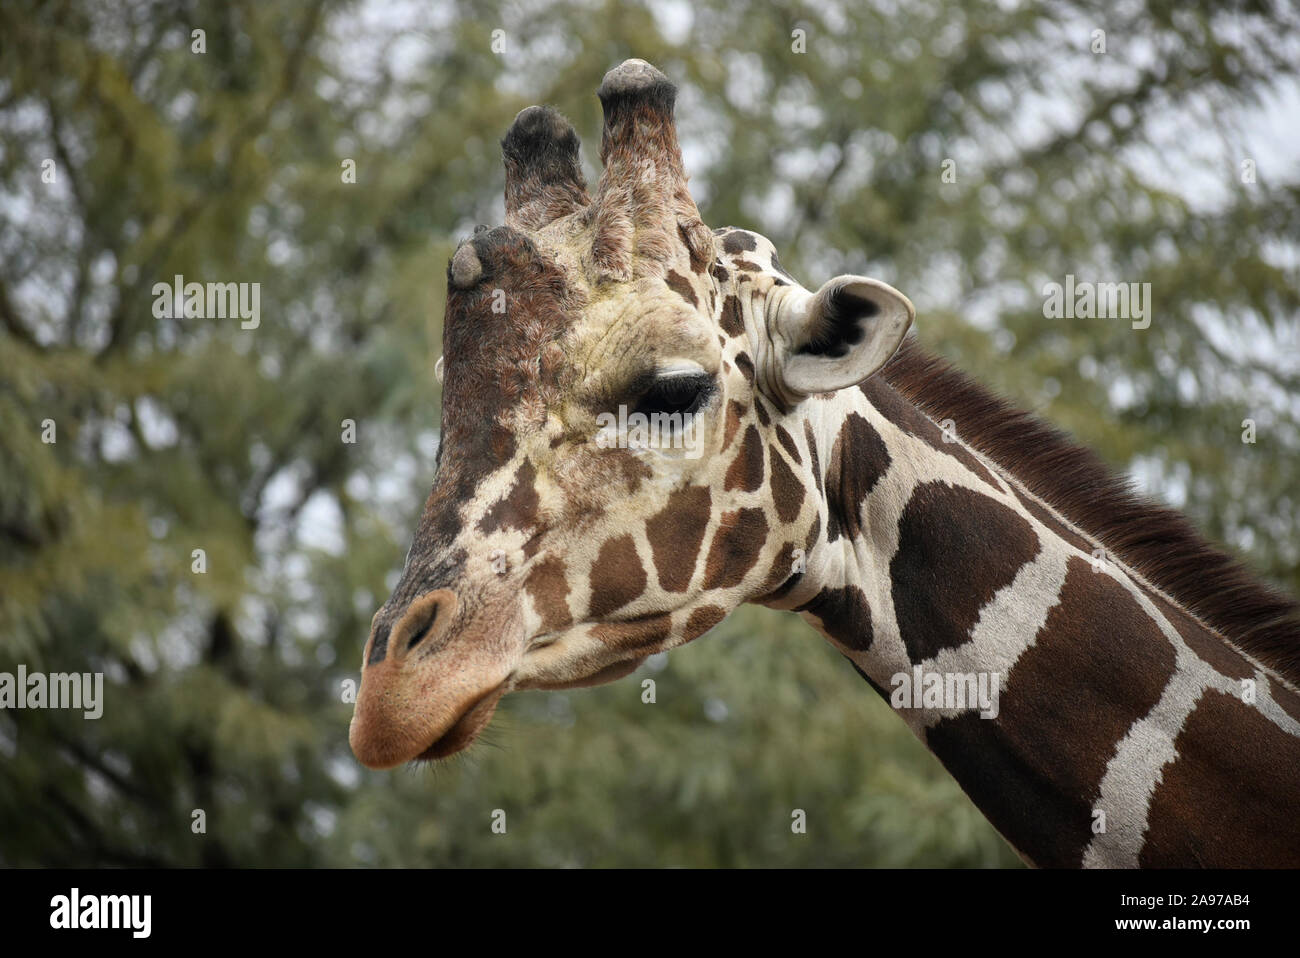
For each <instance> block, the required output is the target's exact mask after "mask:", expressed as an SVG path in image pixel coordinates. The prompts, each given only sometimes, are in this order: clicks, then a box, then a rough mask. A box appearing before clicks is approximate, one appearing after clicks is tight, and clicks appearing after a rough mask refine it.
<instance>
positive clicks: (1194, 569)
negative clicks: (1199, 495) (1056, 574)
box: [879, 337, 1300, 682]
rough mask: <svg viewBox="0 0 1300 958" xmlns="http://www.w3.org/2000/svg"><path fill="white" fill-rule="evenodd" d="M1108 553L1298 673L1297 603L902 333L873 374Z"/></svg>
mask: <svg viewBox="0 0 1300 958" xmlns="http://www.w3.org/2000/svg"><path fill="white" fill-rule="evenodd" d="M879 375H880V376H881V377H883V379H884V381H885V382H887V383H888V384H889V385H890V386H892V387H893V388H894V389H896V390H898V391H899V392H900V393H901V394H902V395H903V396H904V398H906V399H907V400H908V401H909V402H912V403H914V404H915V405H916V406H917V407H919V408H920V409H921V410H922V411H923V412H925V413H927V414H928V415H929V416H931V417H932V418H934V419H938V420H943V419H953V420H955V421H956V422H957V424H958V433H959V434H960V436H961V438H962V439H963V440H964V441H966V442H967V443H969V444H970V445H971V446H973V447H974V448H976V449H978V450H979V451H980V452H981V453H983V454H984V455H986V456H988V457H989V458H990V459H992V460H993V461H994V462H996V463H998V464H999V465H1000V466H1002V467H1003V468H1004V469H1006V470H1007V471H1008V472H1009V473H1010V474H1011V475H1013V476H1015V477H1016V478H1017V479H1019V480H1020V481H1021V482H1022V483H1024V485H1025V486H1026V487H1027V488H1028V489H1029V490H1030V491H1031V492H1032V493H1034V495H1036V496H1039V497H1040V498H1042V499H1043V500H1044V501H1046V502H1047V503H1049V504H1050V505H1051V506H1052V507H1053V508H1055V509H1056V510H1057V511H1059V512H1060V513H1061V514H1062V515H1063V516H1065V517H1066V518H1067V519H1069V520H1070V521H1071V522H1073V523H1074V524H1075V525H1076V526H1078V527H1079V528H1080V529H1082V530H1083V531H1084V532H1086V533H1088V534H1089V535H1091V536H1094V537H1095V538H1096V539H1097V540H1098V541H1099V542H1101V543H1102V545H1104V546H1105V548H1106V549H1107V551H1108V552H1110V553H1111V554H1112V555H1114V556H1115V557H1116V558H1118V559H1120V560H1121V561H1123V562H1124V563H1126V564H1127V565H1130V566H1132V567H1133V568H1134V569H1136V570H1137V571H1138V572H1139V573H1141V574H1142V576H1144V577H1145V578H1146V579H1147V580H1148V581H1150V582H1151V583H1152V584H1153V585H1155V586H1156V587H1157V588H1159V589H1161V590H1162V591H1164V592H1165V593H1167V594H1168V595H1170V596H1171V597H1173V598H1174V599H1175V600H1176V601H1177V602H1178V603H1179V604H1181V605H1183V606H1184V607H1186V608H1187V609H1188V610H1189V611H1191V612H1192V613H1193V614H1194V615H1195V616H1197V617H1198V618H1199V619H1200V620H1201V621H1203V622H1204V623H1205V624H1207V625H1209V626H1210V627H1212V628H1214V629H1216V630H1217V631H1219V632H1220V633H1221V634H1222V635H1223V636H1225V637H1226V638H1228V639H1229V640H1231V641H1232V642H1233V643H1235V644H1236V645H1237V646H1238V647H1240V648H1241V649H1242V650H1243V651H1245V652H1247V653H1248V654H1250V655H1253V656H1255V657H1256V658H1258V659H1259V660H1260V661H1261V662H1263V663H1264V664H1266V665H1269V666H1271V667H1272V668H1275V669H1277V670H1278V671H1279V672H1280V673H1281V674H1282V675H1283V676H1285V677H1286V678H1288V679H1289V680H1290V681H1293V682H1300V605H1297V603H1296V602H1295V601H1294V600H1293V599H1290V598H1289V597H1287V596H1284V595H1282V594H1281V593H1279V592H1277V591H1275V590H1273V589H1271V588H1269V587H1267V586H1265V585H1262V584H1260V583H1259V582H1257V581H1255V579H1254V578H1253V577H1252V576H1251V575H1250V573H1249V572H1247V571H1246V569H1245V568H1243V567H1242V566H1241V565H1240V564H1239V563H1238V562H1237V561H1236V560H1234V559H1232V558H1230V557H1229V556H1227V555H1226V554H1225V553H1223V552H1221V551H1220V550H1219V549H1216V548H1215V547H1214V546H1212V545H1210V544H1209V543H1208V542H1206V541H1205V539H1204V538H1202V537H1201V535H1200V533H1199V532H1197V530H1196V529H1195V527H1193V525H1192V524H1191V522H1190V521H1188V520H1187V519H1186V518H1185V517H1184V516H1182V515H1181V514H1179V513H1177V512H1175V511H1174V510H1172V509H1168V508H1165V507H1164V506H1159V505H1156V504H1154V503H1152V502H1150V501H1149V500H1147V499H1144V498H1142V497H1141V496H1139V495H1137V494H1136V493H1135V492H1134V491H1133V490H1132V488H1131V486H1130V484H1129V482H1128V480H1127V479H1124V478H1121V477H1119V476H1116V475H1114V474H1113V473H1111V471H1110V470H1109V469H1108V468H1107V467H1106V465H1105V464H1104V463H1103V462H1102V461H1101V459H1100V458H1098V456H1097V455H1096V454H1095V453H1093V452H1092V451H1091V450H1088V449H1085V448H1084V447H1082V446H1080V445H1078V444H1076V443H1075V442H1074V441H1073V440H1072V439H1070V438H1069V437H1068V436H1066V435H1065V434H1064V433H1063V432H1061V431H1060V430H1058V429H1056V428H1055V427H1054V426H1051V425H1049V424H1047V423H1044V422H1042V421H1041V420H1039V419H1037V418H1036V417H1034V416H1033V415H1032V414H1030V413H1027V412H1024V411H1023V410H1019V409H1016V408H1015V407H1013V406H1012V405H1011V404H1010V403H1008V402H1006V401H1005V400H1003V399H1001V398H999V397H997V396H995V395H993V394H992V393H991V392H989V391H988V390H987V389H986V388H985V387H984V386H981V385H980V384H979V383H977V382H975V381H974V380H973V379H971V378H970V377H968V376H967V375H966V374H965V373H963V372H961V371H960V370H958V369H955V368H954V367H953V366H951V365H949V364H948V363H947V362H946V361H944V360H943V359H940V358H939V357H937V356H934V355H932V354H930V353H927V352H925V350H924V349H922V348H921V347H920V346H919V345H918V344H917V342H916V340H915V339H914V338H911V337H909V338H908V339H907V340H906V341H905V342H904V343H903V345H902V346H901V347H900V348H899V350H898V352H897V353H896V354H895V355H894V357H893V358H892V359H890V361H889V363H888V364H886V366H885V367H884V369H883V370H881V372H880V374H879Z"/></svg>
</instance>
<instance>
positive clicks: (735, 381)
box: [350, 60, 1300, 867]
mask: <svg viewBox="0 0 1300 958" xmlns="http://www.w3.org/2000/svg"><path fill="white" fill-rule="evenodd" d="M597 95H598V96H599V98H600V101H601V104H602V107H603V111H604V129H603V133H602V137H601V147H600V156H601V161H602V164H603V171H602V173H601V176H600V180H599V182H598V184H597V187H596V190H595V195H594V196H592V195H591V194H590V193H589V192H588V189H587V186H586V183H585V181H584V178H583V174H582V172H581V166H580V162H579V142H578V137H577V134H576V133H575V131H574V130H573V128H572V126H571V125H570V124H569V123H568V121H567V120H565V119H564V118H563V117H562V116H561V115H560V114H559V113H558V112H556V111H555V110H553V109H551V108H548V107H529V108H528V109H526V110H524V111H522V112H521V113H520V114H519V115H518V117H516V119H515V121H514V123H513V124H512V125H511V127H510V129H509V131H508V132H507V134H506V136H505V138H504V139H503V141H502V152H503V158H504V165H505V172H506V187H505V206H506V218H505V224H504V225H503V226H499V227H496V228H492V229H489V228H487V227H478V228H477V229H476V231H475V233H474V235H473V236H472V237H471V238H469V239H467V240H465V241H464V242H462V243H461V245H460V246H459V247H458V248H457V250H456V252H455V254H454V255H453V257H452V258H451V261H450V263H449V265H448V269H447V288H448V294H447V307H446V320H445V323H444V333H443V356H442V358H441V359H440V360H439V366H438V374H439V376H440V377H441V379H442V382H443V408H442V433H441V436H442V438H441V443H440V446H439V450H438V457H437V463H436V477H435V481H434V483H433V487H432V490H431V492H430V494H429V497H428V500H427V501H426V503H425V506H424V509H423V512H422V514H421V516H420V518H419V521H418V524H417V527H416V531H415V534H414V537H413V541H412V545H411V548H410V550H409V552H408V553H407V556H406V561H405V565H404V567H403V569H402V573H401V576H400V579H399V581H398V583H397V585H396V586H395V588H394V589H393V592H392V594H391V596H390V597H389V598H388V600H387V601H386V602H385V603H384V604H383V606H382V607H381V608H380V609H379V610H378V612H377V613H376V614H375V616H374V619H373V622H372V626H371V631H370V635H369V638H368V640H367V642H366V644H365V648H364V652H363V656H362V678H361V685H360V688H359V691H358V695H357V701H356V706H355V714H354V716H353V719H352V724H351V729H350V742H351V745H352V748H353V751H354V753H355V754H356V756H357V758H358V759H359V760H360V761H361V762H362V763H363V764H365V765H367V766H369V767H372V768H390V767H393V766H396V765H399V764H401V763H404V762H407V761H412V760H416V761H424V760H435V759H440V758H443V757H446V756H449V755H451V754H453V753H455V752H458V751H460V750H461V749H464V748H466V747H467V746H468V745H469V744H470V743H471V742H472V741H473V740H474V739H475V737H476V736H477V735H478V734H479V733H480V732H481V731H482V729H483V728H484V727H485V726H486V724H487V723H488V721H489V720H490V718H491V716H492V714H493V712H494V710H495V709H496V707H497V705H498V703H499V702H500V700H501V698H502V696H504V695H505V694H507V693H509V692H513V691H519V690H527V689H565V688H575V687H581V686H590V685H596V684H600V683H605V682H610V681H614V680H616V679H618V678H621V677H623V676H626V675H628V674H630V673H631V672H632V671H634V670H635V669H636V668H637V667H638V666H639V665H640V664H641V663H642V662H644V661H645V659H646V658H647V657H648V656H650V655H652V654H654V653H658V652H662V651H664V650H667V649H670V648H673V647H675V646H678V645H681V644H683V643H685V642H689V641H691V640H692V639H695V638H697V637H699V636H700V635H703V634H704V633H705V632H707V631H709V629H711V628H713V627H714V626H716V625H717V624H718V623H719V622H721V621H722V620H723V619H724V618H725V617H726V616H727V615H728V613H729V612H730V611H731V610H732V609H734V608H736V607H737V606H739V605H740V604H741V603H744V602H754V603H758V604H761V605H766V606H769V607H772V608H776V609H783V610H791V611H795V612H797V613H799V614H801V615H803V616H804V617H805V619H806V620H807V621H809V622H810V623H811V624H812V625H813V626H814V627H816V628H817V629H818V630H820V631H821V632H822V634H823V635H825V636H826V638H827V639H828V640H829V641H830V642H831V643H832V644H833V646H834V647H835V648H836V649H837V650H838V651H839V652H840V653H842V654H843V655H844V656H845V657H846V658H848V660H849V661H850V662H851V663H852V665H853V667H854V668H855V669H856V670H857V671H858V672H859V673H860V674H861V675H862V677H863V678H864V679H866V681H867V682H868V683H869V684H870V685H871V686H872V687H873V688H874V689H875V690H876V691H877V692H878V693H879V694H881V695H882V696H884V697H886V698H887V699H890V700H891V702H892V703H894V704H895V705H896V707H898V709H899V714H900V716H901V717H902V719H903V720H904V721H905V722H906V723H907V725H908V726H909V727H910V728H911V729H912V731H913V732H914V733H915V734H916V735H917V736H918V737H919V738H920V739H921V741H922V742H923V743H924V744H925V745H926V746H927V747H928V748H929V749H930V750H931V751H932V752H934V753H935V755H936V756H937V757H938V758H939V760H940V761H941V762H942V763H943V764H944V766H945V767H946V768H947V770H948V771H949V772H950V773H951V774H952V775H953V776H954V777H955V779H956V780H957V781H958V783H959V784H960V785H961V787H962V788H963V789H964V790H965V791H966V793H967V794H968V795H969V796H970V797H971V799H972V800H973V801H974V802H975V804H976V805H977V806H978V807H979V808H980V809H981V811H982V812H983V813H984V815H985V816H986V817H987V818H988V819H989V820H990V822H991V823H992V824H993V825H994V827H995V828H997V829H998V831H999V832H1000V833H1001V834H1002V835H1003V836H1004V837H1005V838H1006V840H1007V841H1008V842H1009V843H1010V845H1011V846H1012V847H1013V848H1014V849H1015V850H1016V851H1017V853H1018V854H1019V855H1020V856H1021V857H1022V858H1023V859H1024V860H1025V861H1026V862H1027V863H1029V864H1030V865H1034V866H1040V867H1080V866H1083V867H1096V866H1100V867H1137V866H1143V867H1164V866H1296V865H1300V693H1298V692H1297V684H1298V680H1300V639H1298V635H1300V624H1298V623H1300V613H1298V611H1297V606H1296V605H1295V604H1294V603H1293V602H1292V601H1291V600H1290V599H1288V598H1286V597H1284V596H1281V595H1279V594H1277V593H1275V592H1272V591H1270V590H1269V589H1267V588H1266V587H1264V586H1262V585H1259V584H1257V583H1256V582H1254V581H1253V580H1252V578H1251V577H1250V576H1249V574H1248V573H1247V572H1245V571H1244V570H1243V569H1242V568H1241V567H1239V566H1238V565H1237V564H1236V563H1235V562H1234V561H1233V560H1231V559H1229V558H1228V557H1227V556H1225V555H1224V554H1222V553H1221V552H1218V551H1216V550H1215V549H1213V548H1212V547H1211V546H1209V545H1207V544H1206V543H1205V542H1204V541H1203V540H1202V539H1201V538H1200V537H1199V535H1198V534H1197V533H1196V531H1195V530H1194V529H1193V528H1192V527H1191V525H1190V524H1189V523H1188V522H1187V520H1186V519H1184V518H1183V517H1182V516H1180V515H1179V514H1177V513H1175V512H1173V511H1171V510H1167V509H1164V508H1162V507H1159V506H1156V505H1153V504H1151V503H1148V502H1145V501H1143V500H1141V499H1140V498H1138V497H1136V496H1135V495H1133V494H1132V493H1131V492H1130V491H1129V490H1128V488H1127V486H1126V485H1125V484H1124V482H1123V481H1122V480H1119V479H1116V478H1114V477H1112V476H1111V475H1110V474H1109V473H1108V472H1107V470H1106V469H1105V468H1104V467H1103V466H1102V465H1101V463H1100V461H1099V460H1098V459H1097V458H1096V457H1094V456H1093V455H1092V454H1091V453H1090V452H1088V451H1087V450H1084V449H1082V448H1080V447H1078V446H1076V445H1074V444H1073V442H1072V441H1071V440H1069V439H1068V438H1066V437H1065V436H1063V435H1062V434H1060V433H1058V432H1057V431H1055V430H1054V429H1053V428H1052V427H1051V426H1049V425H1046V424H1044V423H1042V422H1040V421H1038V420H1037V419H1035V418H1033V417H1031V416H1029V415H1027V414H1025V413H1023V412H1020V411H1018V410H1016V409H1015V408H1013V407H1011V406H1010V405H1008V404H1006V403H1005V402H1003V401H1002V400H1000V399H998V398H996V397H994V396H993V395H992V394H991V393H989V392H988V391H987V390H985V389H984V388H983V387H982V386H980V385H979V384H977V383H975V382H974V381H972V380H970V379H968V378H967V377H966V376H965V375H964V374H962V373H961V372H959V371H957V370H956V369H955V368H953V367H951V366H949V365H947V364H946V363H945V362H943V361H941V360H939V359H938V358H936V357H935V356H933V355H931V354H928V353H926V352H925V351H924V350H923V349H922V347H920V346H919V345H918V344H917V342H916V338H915V335H914V334H911V333H909V329H910V327H911V325H912V322H913V319H914V315H915V311H914V309H913V306H912V304H911V303H910V302H909V300H908V299H907V298H906V297H905V296H904V295H903V294H902V293H900V292H898V291H897V290H895V289H893V288H892V287H890V286H888V285H887V284H885V283H883V282H880V281H878V280H875V279H871V278H868V277H864V276H847V275H846V276H837V277H834V278H832V279H830V280H828V281H827V282H826V283H824V284H823V285H822V286H821V287H820V288H818V289H817V290H816V291H811V290H809V289H807V288H805V287H804V286H802V285H801V284H800V283H799V282H797V281H796V280H795V279H794V278H793V277H792V276H791V275H790V274H789V273H787V272H786V271H785V269H784V268H783V267H782V266H781V263H780V261H779V259H778V257H777V255H776V251H775V249H774V247H773V245H772V243H771V242H769V241H768V240H767V239H766V238H764V237H762V236H760V235H758V234H756V233H753V232H750V231H747V230H743V229H734V228H724V229H719V230H710V229H709V228H708V227H706V226H705V225H704V223H703V221H702V219H701V217H700V213H699V210H698V209H697V208H696V206H695V203H694V201H693V200H692V198H691V195H690V193H689V191H688V189H687V185H686V183H687V176H686V173H685V170H684V169H683V165H682V159H681V152H680V148H679V144H678V141H677V134H676V129H675V121H674V116H673V111H674V103H675V97H676V88H675V87H674V85H673V84H672V83H671V82H670V81H669V80H668V78H667V77H666V76H665V75H664V74H663V73H661V72H660V71H658V70H657V69H655V68H654V67H652V66H650V65H649V64H647V63H645V62H644V61H641V60H628V61H626V62H624V63H623V64H621V65H620V66H618V67H616V68H615V69H613V70H611V71H610V72H609V73H608V74H606V76H605V77H604V80H603V81H602V83H601V85H600V88H599V89H598V91H597ZM615 408H621V409H622V410H623V411H624V412H627V411H628V410H631V411H633V412H640V413H642V414H643V415H646V416H655V415H662V416H674V415H676V416H679V417H684V418H682V419H681V422H685V421H686V420H687V418H689V420H690V422H691V423H692V424H693V425H694V427H695V429H696V433H697V434H696V438H697V440H698V443H699V454H698V455H691V454H689V453H688V452H687V451H686V450H685V449H683V448H680V447H678V446H677V445H675V444H673V443H668V442H661V443H658V444H655V445H651V446H646V445H638V444H635V443H623V442H617V441H616V442H605V441H598V440H601V439H609V438H610V428H611V427H609V426H607V425H606V426H604V427H602V426H601V423H602V421H603V422H605V423H608V422H609V419H605V420H602V419H601V416H602V414H608V413H610V412H611V410H613V409H615ZM621 421H622V420H620V422H621ZM613 428H614V432H615V433H616V432H617V431H618V429H619V428H621V427H613ZM613 438H615V439H618V438H619V437H618V436H617V435H615V436H613ZM931 676H939V677H940V680H941V681H940V682H932V681H931V680H930V677H931ZM953 676H956V677H957V681H956V682H951V681H949V680H950V679H951V677H953ZM966 677H972V678H973V677H979V678H981V679H983V678H988V677H991V678H992V679H993V687H994V689H995V690H996V691H997V703H996V707H995V708H992V709H989V708H986V707H983V706H987V705H988V703H987V701H983V702H981V701H976V700H975V699H976V696H973V695H972V696H970V697H966V698H964V699H963V698H962V697H958V698H954V697H953V696H952V695H951V694H948V693H947V686H945V687H943V688H941V687H940V685H942V684H943V683H947V684H948V685H951V686H952V690H954V691H960V689H961V688H962V683H963V682H965V681H966ZM913 678H914V679H915V680H916V682H917V689H915V690H914V692H920V693H922V694H910V695H909V694H902V695H900V690H901V689H902V687H903V685H905V684H907V683H908V682H909V681H910V680H911V679H913ZM921 686H924V690H922V689H921ZM972 687H973V686H972ZM982 687H983V686H982ZM931 691H935V692H936V693H943V694H935V695H933V696H932V695H930V692H931Z"/></svg>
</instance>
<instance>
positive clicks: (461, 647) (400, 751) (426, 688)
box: [348, 589, 513, 769]
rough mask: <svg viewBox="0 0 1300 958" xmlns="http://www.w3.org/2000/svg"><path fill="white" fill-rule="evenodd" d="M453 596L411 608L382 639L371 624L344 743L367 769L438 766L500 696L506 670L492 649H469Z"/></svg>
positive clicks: (428, 597) (478, 727)
mask: <svg viewBox="0 0 1300 958" xmlns="http://www.w3.org/2000/svg"><path fill="white" fill-rule="evenodd" d="M460 612H461V609H460V603H459V601H458V600H457V597H456V594H455V593H454V592H451V591H450V590H448V589H437V590H435V591H433V592H429V593H426V594H425V595H422V596H420V597H419V598H418V599H416V600H415V601H414V602H412V603H411V604H410V605H409V606H408V607H407V609H406V611H405V612H404V613H403V614H402V615H401V617H400V618H399V619H398V620H397V622H396V624H394V625H393V626H392V629H391V630H390V631H388V632H387V633H385V631H384V626H383V625H382V624H380V623H379V617H378V616H377V617H376V625H375V626H372V628H371V634H370V639H369V640H368V641H367V642H366V650H365V654H364V658H363V660H362V661H363V664H362V669H361V688H360V690H359V691H358V693H357V703H356V710H355V712H354V713H353V716H352V726H351V729H350V730H349V734H348V740H349V742H350V743H351V745H352V751H353V754H355V755H356V757H357V759H358V760H359V761H360V762H361V764H363V765H366V766H368V767H370V768H376V769H381V768H392V767H393V766H395V765H400V764H402V763H403V762H407V761H410V760H411V759H416V758H441V757H443V756H445V755H450V754H452V753H453V752H456V751H459V750H460V749H462V748H464V747H465V746H466V745H468V744H469V743H470V742H471V741H473V739H474V737H475V736H477V735H478V733H479V732H480V731H482V729H483V727H484V726H486V725H487V723H488V720H489V719H490V718H491V717H492V713H493V711H495V709H496V705H497V703H498V702H499V701H500V699H501V696H502V695H503V694H504V693H505V691H506V688H507V685H508V682H507V680H508V678H509V675H510V673H511V670H512V668H513V662H511V661H510V658H509V656H508V655H503V654H502V653H503V652H505V651H506V649H505V648H504V647H503V646H502V644H501V643H500V642H499V641H497V642H493V641H475V637H474V636H472V635H471V634H470V633H472V632H478V631H479V630H478V629H466V628H465V625H466V623H465V622H464V621H463V616H461V615H460V614H459V613H460Z"/></svg>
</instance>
